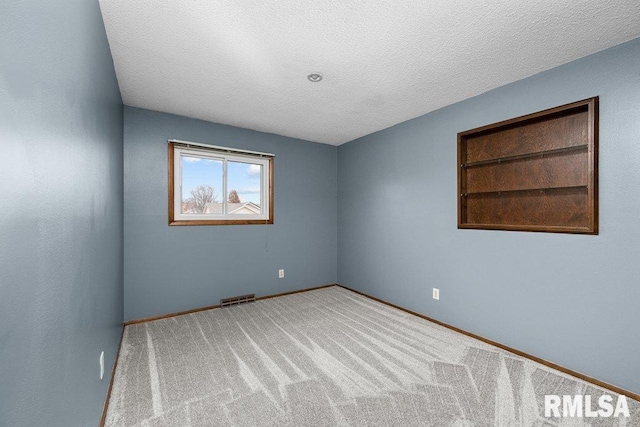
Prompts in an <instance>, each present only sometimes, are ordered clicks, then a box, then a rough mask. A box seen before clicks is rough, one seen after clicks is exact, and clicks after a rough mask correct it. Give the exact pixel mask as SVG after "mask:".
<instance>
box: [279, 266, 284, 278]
mask: <svg viewBox="0 0 640 427" xmlns="http://www.w3.org/2000/svg"><path fill="white" fill-rule="evenodd" d="M283 277H284V268H281V269H280V270H278V278H279V279H282V278H283Z"/></svg>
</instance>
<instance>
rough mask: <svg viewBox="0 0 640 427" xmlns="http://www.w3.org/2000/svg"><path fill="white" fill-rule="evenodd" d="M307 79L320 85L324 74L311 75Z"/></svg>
mask: <svg viewBox="0 0 640 427" xmlns="http://www.w3.org/2000/svg"><path fill="white" fill-rule="evenodd" d="M307 78H308V79H309V81H310V82H313V83H318V82H319V81H320V80H322V74H320V73H313V74H309V75H308V76H307Z"/></svg>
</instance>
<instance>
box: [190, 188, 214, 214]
mask: <svg viewBox="0 0 640 427" xmlns="http://www.w3.org/2000/svg"><path fill="white" fill-rule="evenodd" d="M190 193H191V197H189V198H188V199H186V200H184V203H185V205H186V206H185V207H186V211H187V212H193V213H197V214H202V213H204V211H205V208H206V207H207V203H215V202H217V201H218V195H217V194H216V191H215V189H214V188H213V187H212V186H210V185H198V186H197V187H196V188H194V189H193V190H191V192H190Z"/></svg>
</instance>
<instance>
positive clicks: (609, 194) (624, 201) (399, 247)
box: [338, 39, 640, 393]
mask: <svg viewBox="0 0 640 427" xmlns="http://www.w3.org/2000/svg"><path fill="white" fill-rule="evenodd" d="M595 95H599V96H600V235H598V236H581V235H567V234H544V233H532V232H506V231H482V230H458V229H457V217H456V215H457V205H456V203H457V199H456V179H457V178H456V173H457V167H456V133H457V132H460V131H463V130H467V129H471V128H474V127H478V126H481V125H485V124H489V123H494V122H497V121H499V120H504V119H508V118H512V117H516V116H520V115H523V114H528V113H533V112H536V111H539V110H542V109H545V108H550V107H554V106H557V105H561V104H565V103H569V102H573V101H577V100H580V99H584V98H588V97H591V96H595ZM338 182H339V191H338V206H339V211H338V236H339V239H338V255H339V256H338V279H339V282H340V283H342V284H344V285H346V286H349V287H353V288H355V289H358V290H361V291H364V292H367V293H370V294H372V295H374V296H377V297H379V298H382V299H385V300H387V301H391V302H393V303H397V304H400V305H402V306H404V307H408V308H410V309H412V310H415V311H418V312H420V313H424V314H426V315H428V316H432V317H434V318H436V319H439V320H441V321H444V322H447V323H449V324H451V325H454V326H458V327H460V328H463V329H466V330H468V331H471V332H474V333H476V334H479V335H481V336H484V337H487V338H490V339H493V340H495V341H498V342H500V343H503V344H506V345H509V346H512V347H515V348H517V349H520V350H523V351H525V352H528V353H530V354H533V355H536V356H539V357H542V358H544V359H548V360H551V361H553V362H556V363H558V364H560V365H563V366H566V367H569V368H571V369H574V370H576V371H579V372H583V373H586V374H588V375H591V376H594V377H596V378H598V379H600V380H603V381H606V382H609V383H611V384H614V385H617V386H620V387H624V388H627V389H629V390H631V391H634V392H636V393H637V392H640V362H639V359H638V355H639V354H640V329H638V327H637V325H638V324H639V323H640V309H639V308H638V307H639V305H638V304H639V301H640V268H639V267H638V265H639V262H640V221H639V220H638V209H639V208H640V191H638V189H637V186H638V183H640V39H637V40H635V41H632V42H629V43H626V44H624V45H620V46H618V47H615V48H612V49H609V50H606V51H603V52H600V53H598V54H596V55H593V56H590V57H587V58H584V59H582V60H579V61H576V62H573V63H570V64H568V65H565V66H562V67H559V68H556V69H553V70H550V71H548V72H545V73H542V74H539V75H536V76H533V77H531V78H528V79H525V80H522V81H519V82H516V83H513V84H510V85H507V86H504V87H501V88H499V89H496V90H493V91H491V92H488V93H485V94H483V95H481V96H478V97H475V98H471V99H468V100H465V101H463V102H460V103H458V104H455V105H452V106H449V107H446V108H443V109H441V110H438V111H435V112H433V113H430V114H427V115H425V116H422V117H419V118H416V119H413V120H410V121H408V122H404V123H402V124H400V125H397V126H394V127H392V128H389V129H386V130H383V131H380V132H377V133H375V134H372V135H369V136H366V137H364V138H361V139H359V140H356V141H353V142H350V143H347V144H345V145H342V146H340V147H339V150H338ZM433 287H438V288H440V301H435V300H433V299H431V288H433Z"/></svg>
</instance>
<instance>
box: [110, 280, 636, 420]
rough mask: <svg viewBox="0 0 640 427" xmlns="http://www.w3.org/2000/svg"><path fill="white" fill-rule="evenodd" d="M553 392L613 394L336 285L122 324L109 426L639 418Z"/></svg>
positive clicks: (631, 403)
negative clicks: (600, 411) (551, 405)
mask: <svg viewBox="0 0 640 427" xmlns="http://www.w3.org/2000/svg"><path fill="white" fill-rule="evenodd" d="M546 394H554V395H565V394H566V395H574V394H589V395H591V396H592V400H593V401H594V402H597V399H598V397H600V396H601V395H602V394H611V395H612V396H614V399H617V395H615V394H613V393H611V392H607V391H606V390H603V389H600V388H597V387H594V386H592V385H590V384H588V383H585V382H583V381H580V380H578V379H576V378H573V377H570V376H567V375H565V374H563V373H560V372H558V371H554V370H552V369H549V368H546V367H544V366H542V365H539V364H537V363H534V362H532V361H529V360H527V359H523V358H520V357H518V356H515V355H513V354H510V353H507V352H505V351H502V350H500V349H497V348H495V347H492V346H489V345H486V344H484V343H482V342H480V341H477V340H474V339H472V338H469V337H466V336H464V335H461V334H457V333H455V332H452V331H450V330H448V329H446V328H443V327H440V326H438V325H435V324H432V323H430V322H427V321H425V320H423V319H420V318H418V317H415V316H412V315H410V314H407V313H405V312H402V311H400V310H396V309H394V308H391V307H388V306H386V305H384V304H380V303H378V302H375V301H373V300H371V299H369V298H366V297H363V296H361V295H358V294H355V293H353V292H351V291H348V290H346V289H343V288H340V287H330V288H324V289H319V290H315V291H309V292H304V293H299V294H293V295H288V296H283V297H278V298H273V299H267V300H262V301H258V302H255V303H250V304H245V305H240V306H235V307H231V308H223V309H214V310H208V311H203V312H199V313H194V314H189V315H184V316H178V317H174V318H169V319H163V320H157V321H154V322H148V323H142V324H138V325H131V326H127V327H126V328H125V332H124V338H123V342H122V348H121V351H120V358H119V360H118V367H117V370H116V373H115V379H114V384H113V390H112V394H111V400H110V403H109V408H108V413H107V420H106V425H107V426H292V427H293V426H296V427H297V426H334V425H345V426H346V425H353V426H494V425H496V426H581V425H584V426H589V425H593V426H603V427H604V426H640V404H638V402H636V401H633V400H631V399H628V400H627V402H628V404H629V409H630V412H631V417H630V418H624V417H618V418H553V417H551V418H545V417H544V396H545V395H546ZM614 403H615V400H614ZM596 409H597V408H596Z"/></svg>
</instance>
